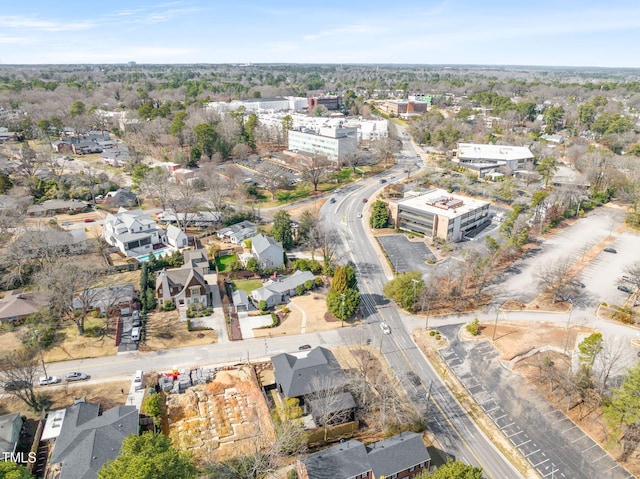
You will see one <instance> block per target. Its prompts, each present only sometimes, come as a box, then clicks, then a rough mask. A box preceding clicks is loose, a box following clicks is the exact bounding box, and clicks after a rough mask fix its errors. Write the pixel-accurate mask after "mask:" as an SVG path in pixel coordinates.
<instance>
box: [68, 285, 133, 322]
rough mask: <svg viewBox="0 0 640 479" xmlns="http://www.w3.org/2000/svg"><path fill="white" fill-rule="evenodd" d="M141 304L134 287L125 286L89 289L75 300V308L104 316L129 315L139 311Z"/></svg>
mask: <svg viewBox="0 0 640 479" xmlns="http://www.w3.org/2000/svg"><path fill="white" fill-rule="evenodd" d="M139 302H140V299H139V298H138V295H137V293H136V290H135V288H134V287H133V285H132V284H125V285H120V286H105V287H102V288H91V289H87V290H85V291H83V292H82V294H81V295H79V296H76V297H75V298H73V307H74V309H77V310H80V309H85V310H86V311H100V312H101V313H102V314H107V313H108V314H116V315H127V314H130V313H131V310H132V309H139V306H140V305H139Z"/></svg>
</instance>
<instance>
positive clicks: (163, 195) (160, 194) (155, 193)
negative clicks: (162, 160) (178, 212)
mask: <svg viewBox="0 0 640 479" xmlns="http://www.w3.org/2000/svg"><path fill="white" fill-rule="evenodd" d="M172 186H173V185H172V184H171V183H170V182H169V172H168V171H167V170H165V169H164V168H161V167H159V166H158V167H155V168H151V169H150V170H149V171H147V173H146V174H145V175H144V178H143V179H142V181H141V182H140V191H141V192H142V193H144V194H146V195H149V196H151V198H153V200H154V201H157V202H158V203H160V205H161V206H162V211H165V210H166V209H167V199H168V197H169V193H170V191H171V189H172Z"/></svg>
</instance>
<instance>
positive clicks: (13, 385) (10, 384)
mask: <svg viewBox="0 0 640 479" xmlns="http://www.w3.org/2000/svg"><path fill="white" fill-rule="evenodd" d="M30 386H31V385H30V384H29V383H28V382H27V381H21V380H19V379H18V380H15V381H7V382H6V383H4V390H5V391H17V390H18V389H26V388H28V387H30Z"/></svg>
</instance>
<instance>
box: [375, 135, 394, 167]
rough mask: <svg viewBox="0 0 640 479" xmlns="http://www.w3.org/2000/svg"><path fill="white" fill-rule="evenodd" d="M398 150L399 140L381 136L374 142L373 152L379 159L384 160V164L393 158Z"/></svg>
mask: <svg viewBox="0 0 640 479" xmlns="http://www.w3.org/2000/svg"><path fill="white" fill-rule="evenodd" d="M397 152H398V140H395V139H392V138H390V137H389V138H381V139H379V140H375V141H374V142H373V154H374V156H375V158H377V159H378V161H382V162H384V165H385V166H387V164H388V163H389V162H390V161H391V160H393V158H394V157H395V155H396V153H397Z"/></svg>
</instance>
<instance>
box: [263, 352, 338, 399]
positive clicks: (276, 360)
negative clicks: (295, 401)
mask: <svg viewBox="0 0 640 479" xmlns="http://www.w3.org/2000/svg"><path fill="white" fill-rule="evenodd" d="M271 363H272V364H273V367H274V375H275V379H276V385H277V387H278V392H280V394H282V395H284V396H286V397H289V398H303V397H304V396H308V395H310V394H313V393H316V392H318V391H321V390H322V389H323V387H324V386H325V385H326V384H327V383H329V382H331V383H332V385H334V386H335V385H339V384H344V383H346V381H347V378H346V375H345V373H344V371H343V370H342V368H341V367H340V364H339V363H338V361H337V360H336V358H335V356H334V355H333V353H332V352H331V351H329V350H328V349H326V348H323V347H317V348H314V349H310V350H308V351H306V352H299V353H294V354H290V353H282V354H277V355H276V356H273V357H272V358H271Z"/></svg>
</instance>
